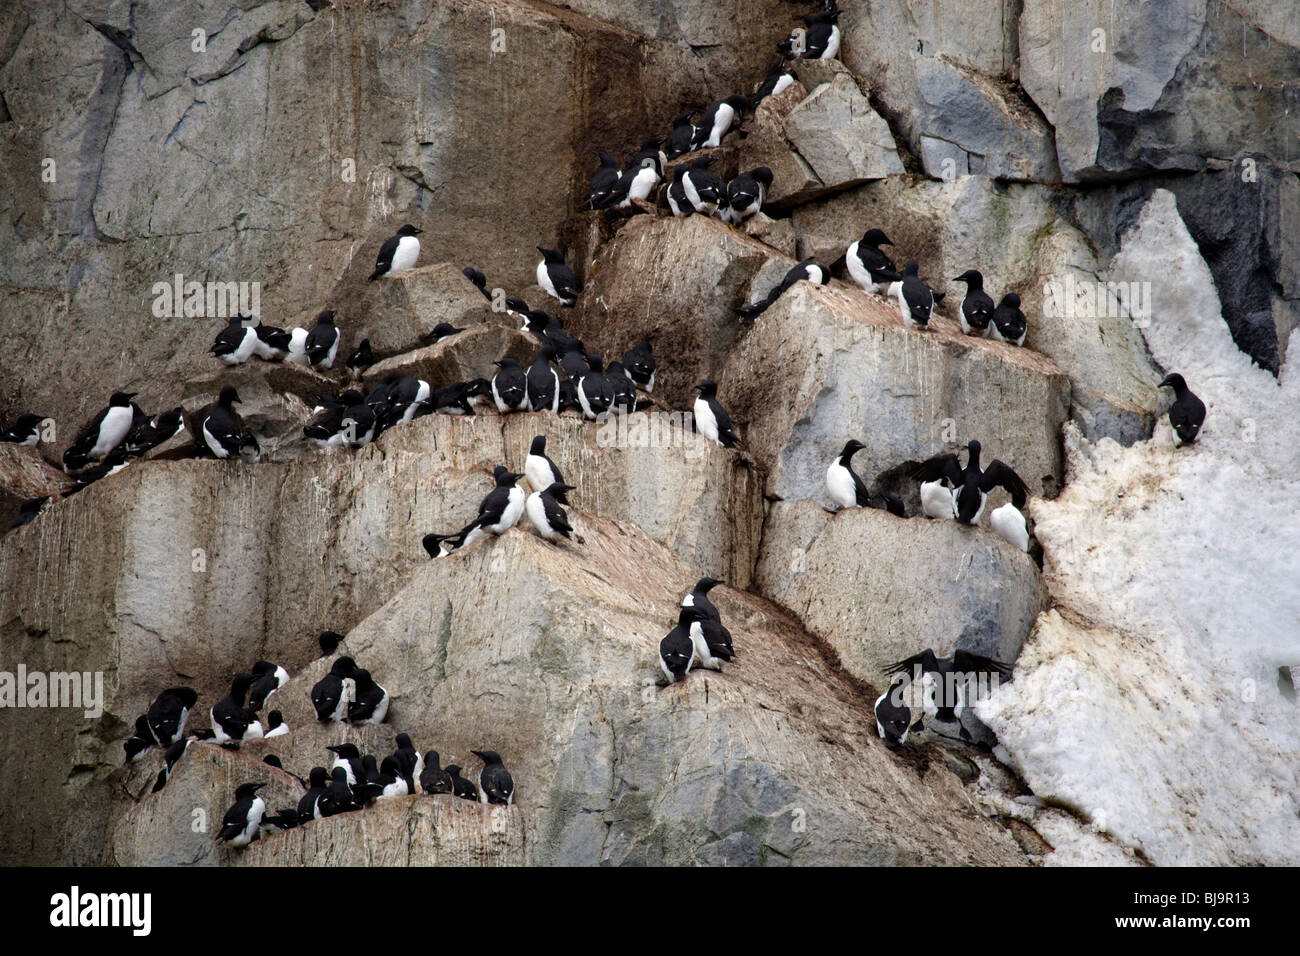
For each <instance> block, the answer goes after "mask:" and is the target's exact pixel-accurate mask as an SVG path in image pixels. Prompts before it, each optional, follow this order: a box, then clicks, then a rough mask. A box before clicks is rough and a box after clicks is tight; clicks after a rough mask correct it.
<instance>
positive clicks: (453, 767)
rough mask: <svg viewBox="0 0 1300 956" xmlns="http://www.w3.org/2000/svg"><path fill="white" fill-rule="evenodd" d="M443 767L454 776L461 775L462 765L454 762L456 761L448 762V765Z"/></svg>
mask: <svg viewBox="0 0 1300 956" xmlns="http://www.w3.org/2000/svg"><path fill="white" fill-rule="evenodd" d="M442 769H443V770H445V771H447V773H449V774H451V775H452V776H453V777H459V776H460V767H459V766H457V765H456V764H454V763H452V764H448V765H447V766H445V767H443V768H442Z"/></svg>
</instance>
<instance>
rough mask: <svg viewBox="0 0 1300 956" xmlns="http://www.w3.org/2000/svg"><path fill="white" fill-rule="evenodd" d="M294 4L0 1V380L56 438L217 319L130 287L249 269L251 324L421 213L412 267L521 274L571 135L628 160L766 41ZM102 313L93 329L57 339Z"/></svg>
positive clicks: (205, 338) (503, 7) (556, 224)
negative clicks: (44, 416)
mask: <svg viewBox="0 0 1300 956" xmlns="http://www.w3.org/2000/svg"><path fill="white" fill-rule="evenodd" d="M11 6H13V5H11ZM317 7H318V9H313V8H312V6H311V5H309V4H306V3H301V2H287V0H284V2H270V3H258V2H256V0H252V2H248V3H242V4H238V5H231V4H224V5H223V4H217V5H211V6H208V7H205V8H204V9H203V10H199V11H195V10H190V9H187V8H186V7H185V6H184V5H177V4H166V3H157V4H144V5H139V4H137V5H136V7H134V8H132V7H130V5H129V4H104V3H74V4H71V5H68V6H60V7H52V6H50V5H48V4H44V3H36V2H30V3H29V2H27V0H22V2H20V3H18V5H17V8H16V9H15V10H12V11H10V13H11V14H12V16H7V17H6V18H5V20H6V26H8V24H9V23H10V22H12V23H13V24H14V26H15V30H14V31H13V32H12V34H11V35H10V36H11V38H10V41H9V43H8V45H7V46H6V47H5V50H4V53H5V59H4V61H3V63H2V64H0V89H2V90H4V97H5V103H6V107H5V112H6V113H7V115H8V118H9V119H10V120H11V121H10V122H6V123H0V129H3V133H0V136H2V137H3V143H4V150H5V157H6V158H5V162H4V163H0V197H3V198H0V211H2V213H3V214H2V215H0V288H2V289H3V292H4V294H3V296H2V297H0V298H2V299H3V302H4V306H5V313H6V314H21V315H23V316H24V321H22V322H18V323H14V324H13V328H12V329H10V330H9V333H10V334H11V336H12V338H11V339H10V341H9V343H8V347H7V349H6V353H5V356H4V362H3V363H2V364H0V391H3V392H4V393H5V394H6V395H7V396H15V397H17V398H18V399H19V400H20V401H21V403H22V404H24V405H29V406H31V407H38V406H39V407H42V408H43V410H44V411H45V412H46V413H48V414H50V415H53V416H54V417H55V419H56V421H57V422H58V423H59V426H60V432H61V434H65V433H68V432H70V431H71V430H72V429H75V427H76V426H75V424H70V423H80V422H82V421H84V420H85V419H86V418H88V417H89V415H91V414H93V413H94V411H97V410H98V408H100V407H102V405H103V403H104V400H105V399H106V398H107V396H108V395H109V394H110V393H111V392H112V391H114V390H115V389H118V388H124V389H127V390H135V391H142V392H143V391H145V390H146V389H147V388H148V387H149V386H151V385H152V384H154V383H158V384H159V386H160V387H161V386H162V385H164V384H166V383H171V382H175V381H178V380H183V379H185V378H187V377H188V376H189V375H191V374H193V372H195V371H197V370H200V369H203V368H205V367H206V363H207V362H208V361H209V360H210V357H209V356H208V354H207V349H208V347H209V346H210V344H211V341H212V337H213V335H215V333H216V329H215V328H214V327H213V326H212V324H211V323H212V322H214V321H216V320H215V319H202V320H196V319H193V318H190V319H174V318H173V319H166V318H164V319H159V318H155V317H154V315H153V314H152V313H151V307H152V303H153V300H154V293H153V291H152V289H153V286H154V284H155V283H157V282H160V281H165V282H169V281H171V280H172V279H173V277H174V275H175V274H177V273H181V274H183V275H184V276H185V277H186V278H187V280H195V281H206V280H212V281H242V282H248V283H260V299H261V301H260V307H261V313H262V318H263V320H264V321H267V322H270V323H272V324H275V325H287V324H291V323H292V322H293V321H295V320H296V319H297V318H298V317H299V316H303V317H305V318H309V317H310V315H311V314H314V312H315V311H317V310H319V309H321V308H324V307H326V306H327V305H329V304H330V302H332V301H345V300H347V301H350V299H351V297H352V296H353V295H354V294H356V293H357V292H358V290H362V289H365V287H366V282H365V279H366V277H367V276H368V275H369V273H370V271H371V270H372V269H373V267H374V262H375V256H376V254H377V252H378V249H379V246H380V244H381V243H382V242H383V240H384V239H385V238H387V237H388V236H390V235H392V233H393V232H395V231H396V229H397V227H398V226H400V225H401V224H402V223H403V222H407V221H411V222H414V223H416V224H417V225H419V226H421V227H423V228H424V230H425V233H424V235H423V236H422V237H421V243H422V253H421V261H422V262H424V263H430V262H440V261H454V262H455V263H457V264H458V265H462V266H463V265H473V266H476V267H477V268H480V269H482V270H483V271H484V272H486V273H487V275H488V277H489V280H490V281H491V282H492V284H493V285H494V286H501V287H504V288H522V287H524V285H525V284H526V283H527V284H529V285H531V283H532V272H533V266H534V263H535V262H536V250H535V249H534V246H535V245H537V244H539V243H541V244H548V245H549V244H551V242H552V241H553V240H554V237H555V236H556V234H557V233H558V232H559V231H560V230H561V228H562V225H563V223H564V221H565V220H566V219H567V217H568V216H569V214H570V212H571V211H572V210H574V209H576V208H577V207H578V205H579V204H580V203H581V201H582V197H585V193H586V177H585V175H583V174H581V173H579V172H578V170H579V167H580V164H581V161H582V160H586V159H589V157H590V150H591V149H594V148H595V145H596V144H600V145H601V147H602V148H606V149H608V150H610V151H613V152H616V153H619V154H627V155H630V154H631V153H632V152H633V151H634V150H635V148H636V146H637V145H638V144H639V143H640V142H641V141H642V140H643V139H644V138H645V137H646V135H647V131H648V130H651V129H655V128H659V127H664V128H666V127H667V125H668V122H669V119H670V118H671V117H672V116H673V115H674V107H676V106H677V105H678V101H683V100H687V101H690V105H696V106H698V105H701V104H702V103H706V102H708V101H709V100H711V99H713V98H714V96H713V95H711V94H712V90H711V85H712V83H713V82H714V81H716V80H717V78H718V76H722V77H725V76H727V75H729V74H730V72H731V71H732V70H733V69H734V70H735V71H736V74H735V75H736V81H737V82H738V83H739V80H740V75H741V72H742V71H743V75H744V76H746V77H749V76H753V75H756V74H758V73H761V67H760V66H759V62H760V60H761V59H763V58H767V57H770V55H771V54H770V48H768V49H767V50H766V51H764V50H760V49H759V46H758V45H756V46H755V47H754V48H753V53H752V54H751V56H750V57H749V58H743V57H742V59H745V60H746V62H745V63H744V64H737V65H736V66H734V67H732V66H730V65H728V62H729V61H731V60H734V59H736V54H735V52H734V51H727V50H723V49H721V48H719V49H717V50H715V51H713V52H712V53H709V54H707V55H701V56H700V57H697V55H696V54H695V53H693V52H692V51H691V50H690V49H689V48H686V47H682V46H679V45H678V43H677V41H676V40H671V41H660V40H654V39H650V38H647V37H646V36H644V35H636V34H632V33H628V32H627V31H626V30H625V29H618V28H615V27H611V26H609V25H607V24H602V23H599V22H597V21H594V20H591V19H587V18H584V17H582V16H580V15H577V14H574V13H572V12H569V11H564V10H561V9H559V8H558V7H554V6H550V5H542V4H531V3H505V4H502V3H494V2H488V0H470V2H467V3H447V2H436V3H431V4H423V5H418V4H417V5H415V6H409V5H400V4H399V5H386V4H378V5H376V4H372V3H334V4H329V5H317ZM624 9H628V10H630V9H631V8H630V7H624ZM19 27H24V28H23V29H21V30H18V29H17V28H19ZM195 29H202V30H204V31H205V36H206V37H207V40H208V43H207V46H206V50H205V51H204V52H195V51H194V50H193V49H192V44H193V42H194V38H193V36H192V33H191V31H193V30H195ZM494 29H498V30H500V31H502V33H501V34H500V36H504V38H505V42H506V44H507V47H506V52H494V50H493V46H492V44H493V42H494V34H493V30H494ZM7 35H9V34H7ZM110 37H112V38H116V39H117V40H120V43H121V45H118V43H117V42H115V40H114V39H110ZM763 45H764V46H765V44H763ZM394 49H401V50H402V51H403V53H402V55H401V56H393V55H391V51H392V50H394ZM715 61H716V63H715ZM69 64H75V67H70V66H69ZM709 64H713V65H716V66H717V67H718V70H719V71H720V72H719V73H718V74H717V76H714V75H711V74H712V73H713V71H712V70H711V69H709V68H708V65H709ZM343 78H347V79H343ZM252 117H261V119H259V120H257V121H255V122H254V121H252V120H251V119H250V118H252ZM580 156H581V157H582V159H581V160H580V158H579V157H580ZM46 158H49V159H52V160H54V161H55V164H56V177H55V180H54V181H53V182H46V181H45V180H43V179H42V173H43V172H44V171H45V170H46V167H44V166H43V165H42V161H43V160H44V159H46ZM521 183H526V184H527V186H526V189H527V194H528V199H527V201H523V200H522V198H521V193H520V191H519V189H520V184H521ZM505 223H508V224H509V228H508V229H506V230H505V231H504V232H503V224H505ZM471 291H472V290H471ZM366 294H369V290H367V291H366ZM375 294H378V292H376V293H375ZM385 319H386V316H385V315H384V314H383V312H382V310H380V311H379V312H377V313H376V314H355V315H345V316H344V321H345V325H344V344H345V345H352V346H354V345H355V343H356V341H358V340H359V338H360V336H359V335H357V336H355V337H354V335H353V333H354V332H358V331H361V329H362V327H363V326H364V325H371V331H375V332H376V333H377V334H381V335H383V334H386V333H385V329H386V328H387V327H386V326H385V324H384V323H385ZM357 320H360V321H357ZM105 323H110V324H108V325H106V324H105ZM108 328H111V329H112V336H113V338H112V341H113V342H114V343H115V344H114V346H113V347H112V348H107V349H102V350H98V351H96V352H94V353H91V352H88V351H83V350H80V349H77V350H73V351H72V354H69V349H68V343H69V342H86V341H97V340H101V339H100V337H101V336H103V335H104V334H105V330H106V329H108ZM420 331H424V329H420ZM402 334H403V336H405V332H403V333H402ZM401 344H403V345H405V344H409V342H408V341H403V342H402V343H401ZM24 369H41V370H47V369H58V370H59V371H60V375H59V376H58V377H57V379H56V377H55V376H51V375H46V374H25V373H24V371H23V370H24ZM150 397H151V400H152V399H153V398H157V399H158V402H157V403H158V404H165V405H168V406H170V405H174V404H175V403H176V401H175V398H174V397H173V396H171V395H161V396H150ZM59 450H60V451H61V449H59Z"/></svg>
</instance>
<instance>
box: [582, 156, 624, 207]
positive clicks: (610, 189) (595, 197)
mask: <svg viewBox="0 0 1300 956" xmlns="http://www.w3.org/2000/svg"><path fill="white" fill-rule="evenodd" d="M596 158H597V159H599V160H600V169H599V170H597V171H596V175H595V176H592V177H591V187H590V188H589V189H588V190H587V204H588V205H589V206H590V207H591V208H592V209H605V208H607V207H608V206H609V204H610V201H611V199H610V197H611V196H613V194H614V187H615V186H616V185H617V184H618V177H619V169H618V160H617V159H615V158H614V157H613V156H610V155H609V154H608V153H597V154H596Z"/></svg>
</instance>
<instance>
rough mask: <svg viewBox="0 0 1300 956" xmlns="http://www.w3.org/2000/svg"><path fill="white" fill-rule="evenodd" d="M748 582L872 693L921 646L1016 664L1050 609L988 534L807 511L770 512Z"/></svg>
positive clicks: (804, 505) (1027, 572) (1031, 578)
mask: <svg viewBox="0 0 1300 956" xmlns="http://www.w3.org/2000/svg"><path fill="white" fill-rule="evenodd" d="M992 505H993V502H990V507H992ZM756 583H757V586H758V590H759V592H760V593H761V594H763V595H764V596H765V597H768V598H771V599H772V600H773V601H776V602H777V603H778V604H780V605H781V606H782V607H786V608H789V609H790V611H791V612H792V613H793V614H794V615H795V616H796V617H798V618H799V620H800V621H801V622H802V623H803V625H804V627H806V628H808V630H809V631H811V632H812V633H813V634H815V635H817V636H818V637H820V638H821V639H822V640H824V641H826V643H827V644H829V645H830V646H831V647H832V648H833V649H834V650H835V653H836V654H837V655H839V660H840V663H841V664H842V665H843V666H844V668H845V669H846V670H848V672H849V673H850V674H852V675H853V676H854V677H856V678H858V679H859V680H863V681H867V682H869V683H871V684H873V685H875V686H878V687H884V686H886V685H887V684H888V682H889V678H888V676H887V675H886V674H885V673H884V671H883V668H884V667H885V666H886V665H888V664H891V663H893V662H894V661H899V660H902V659H903V658H905V657H911V656H912V655H913V654H916V653H919V652H920V651H922V650H924V649H925V648H926V647H932V648H933V649H934V651H935V652H936V653H938V654H948V653H951V652H952V650H953V649H954V648H961V649H963V650H968V651H974V652H975V653H977V654H983V655H985V656H988V657H992V658H994V659H996V660H1002V661H1014V660H1015V659H1016V657H1017V655H1018V654H1019V653H1020V646H1021V644H1022V643H1023V642H1024V640H1025V638H1026V637H1027V636H1028V635H1029V632H1030V630H1031V629H1032V628H1033V626H1034V621H1035V619H1036V618H1037V617H1038V615H1039V613H1040V612H1041V611H1043V610H1044V609H1045V608H1046V607H1047V603H1048V596H1047V589H1046V587H1044V585H1043V582H1042V579H1041V578H1040V576H1039V574H1038V569H1037V568H1036V567H1035V566H1034V562H1033V561H1032V560H1031V559H1030V558H1029V556H1028V555H1026V554H1025V553H1024V552H1023V551H1020V550H1018V549H1017V548H1015V547H1013V546H1012V545H1010V544H1008V543H1007V542H1006V541H1004V540H1003V539H1002V538H1001V537H999V536H998V535H997V534H995V533H994V532H992V531H990V530H988V529H987V527H977V528H969V527H965V526H962V525H959V524H958V523H957V522H955V521H944V520H932V519H929V518H924V517H918V518H897V517H895V516H894V515H891V514H889V513H887V512H884V511H879V510H876V509H870V508H864V509H851V510H847V511H843V512H841V513H839V514H835V515H832V514H828V513H827V512H826V511H825V510H824V509H823V508H822V507H821V506H819V505H818V504H816V503H814V502H811V501H782V502H777V503H775V504H773V505H772V509H771V512H770V513H769V515H768V518H767V524H766V526H765V533H764V536H763V554H762V557H761V558H760V560H759V565H758V573H757V581H756Z"/></svg>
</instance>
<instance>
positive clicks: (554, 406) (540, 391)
mask: <svg viewBox="0 0 1300 956" xmlns="http://www.w3.org/2000/svg"><path fill="white" fill-rule="evenodd" d="M555 358H556V351H555V346H554V345H552V344H551V343H550V342H543V343H542V348H541V350H540V351H539V352H538V353H537V360H536V361H535V362H533V364H532V365H530V366H528V372H527V373H526V375H525V382H524V384H525V387H526V389H527V395H528V398H527V403H526V407H527V409H528V410H529V411H533V412H553V413H555V412H559V410H560V376H559V373H557V372H556V371H555V369H553V368H551V363H552V362H554V361H555ZM527 471H528V469H527V466H525V468H524V472H525V474H526V473H527Z"/></svg>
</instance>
